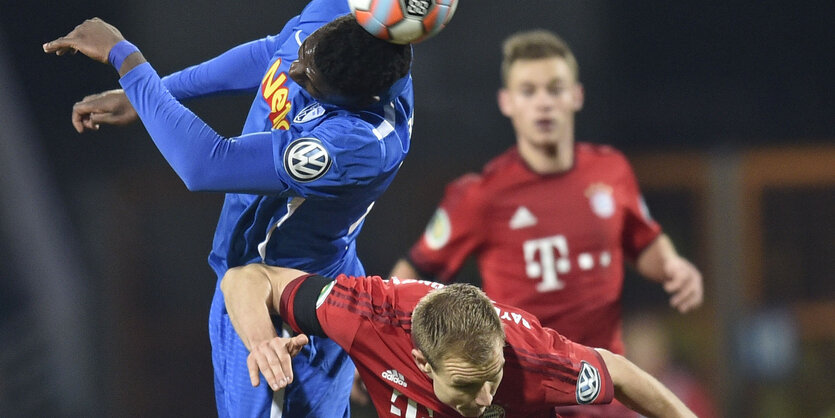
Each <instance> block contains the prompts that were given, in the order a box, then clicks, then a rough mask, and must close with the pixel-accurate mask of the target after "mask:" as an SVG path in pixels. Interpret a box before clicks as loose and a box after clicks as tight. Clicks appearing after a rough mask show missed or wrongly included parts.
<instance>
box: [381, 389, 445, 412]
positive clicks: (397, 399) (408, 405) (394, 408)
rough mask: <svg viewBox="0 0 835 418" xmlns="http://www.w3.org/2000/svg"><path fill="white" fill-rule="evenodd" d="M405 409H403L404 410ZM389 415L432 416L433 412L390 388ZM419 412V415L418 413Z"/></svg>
mask: <svg viewBox="0 0 835 418" xmlns="http://www.w3.org/2000/svg"><path fill="white" fill-rule="evenodd" d="M404 409H405V411H404ZM389 412H391V416H393V417H404V418H432V417H433V416H435V412H434V411H432V410H431V409H429V408H427V407H425V406H423V405H421V404H419V403H417V402H415V401H413V400H411V399H409V398H407V397H406V396H405V395H403V394H402V393H400V392H398V391H397V389H392V393H391V409H390V410H389ZM418 413H420V415H418Z"/></svg>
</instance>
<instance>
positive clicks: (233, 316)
mask: <svg viewBox="0 0 835 418" xmlns="http://www.w3.org/2000/svg"><path fill="white" fill-rule="evenodd" d="M303 274H304V272H302V271H299V270H293V269H285V268H280V267H268V266H265V265H263V264H260V263H254V264H249V265H246V266H241V267H235V268H232V269H229V270H228V271H227V272H226V274H225V275H224V276H223V279H222V280H221V282H220V289H221V291H222V292H223V297H224V300H225V302H226V310H227V312H228V313H229V320H230V321H231V322H232V326H234V327H235V331H236V332H237V333H238V336H239V337H240V338H241V340H242V341H243V343H244V345H245V346H246V348H247V349H248V350H249V351H250V354H249V356H248V357H247V368H248V369H249V378H250V382H251V383H252V386H258V384H259V377H258V374H259V372H260V373H261V374H263V375H264V378H265V379H266V381H267V383H268V384H269V385H270V387H271V388H272V389H273V390H278V389H281V388H283V387H285V386H287V385H288V384H290V382H292V381H293V370H292V363H291V359H292V357H293V356H295V355H296V354H298V352H299V350H301V348H302V347H303V346H304V345H305V344H307V342H308V339H307V337H306V336H305V335H303V334H300V335H297V336H295V337H293V338H281V337H278V335H277V334H276V331H275V326H274V325H273V323H272V320H271V318H270V313H275V312H277V311H278V304H279V302H280V301H281V293H282V292H283V291H284V288H285V287H286V286H287V284H288V283H290V282H291V281H292V280H293V279H295V278H297V277H299V276H301V275H303Z"/></svg>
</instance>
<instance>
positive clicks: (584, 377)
mask: <svg viewBox="0 0 835 418" xmlns="http://www.w3.org/2000/svg"><path fill="white" fill-rule="evenodd" d="M581 364H582V367H581V368H580V374H579V375H578V376H577V403H578V404H580V405H585V404H589V403H592V402H594V400H595V399H597V395H599V394H600V372H598V371H597V369H596V368H595V367H594V366H592V365H591V364H589V363H586V362H585V361H583V362H582V363H581Z"/></svg>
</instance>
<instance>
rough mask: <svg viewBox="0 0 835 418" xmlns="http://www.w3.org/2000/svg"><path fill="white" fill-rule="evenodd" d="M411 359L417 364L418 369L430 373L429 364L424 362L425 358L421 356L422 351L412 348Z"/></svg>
mask: <svg viewBox="0 0 835 418" xmlns="http://www.w3.org/2000/svg"><path fill="white" fill-rule="evenodd" d="M412 358H413V359H414V360H415V364H417V366H418V369H421V370H422V371H423V372H424V373H426V374H429V373H430V372H431V371H432V366H431V365H429V362H428V361H427V360H426V357H424V356H423V352H422V351H420V350H418V349H417V348H413V349H412Z"/></svg>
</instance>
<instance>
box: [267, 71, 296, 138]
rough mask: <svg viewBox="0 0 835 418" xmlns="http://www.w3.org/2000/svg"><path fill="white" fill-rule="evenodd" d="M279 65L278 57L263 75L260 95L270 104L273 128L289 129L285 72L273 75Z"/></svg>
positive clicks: (289, 104)
mask: <svg viewBox="0 0 835 418" xmlns="http://www.w3.org/2000/svg"><path fill="white" fill-rule="evenodd" d="M280 65H281V59H280V58H279V59H277V60H275V62H274V63H273V65H272V66H271V67H270V70H269V71H267V74H266V75H264V79H263V80H261V95H262V96H263V97H264V100H265V101H266V102H267V103H268V104H269V105H270V115H269V118H270V121H272V123H273V129H290V122H288V121H287V114H288V113H290V107H291V106H292V103H290V102H289V101H288V99H289V92H288V90H287V87H286V86H285V85H284V82H285V81H287V74H284V73H280V74H279V75H278V76H277V77H276V75H275V73H276V71H278V67H279V66H280Z"/></svg>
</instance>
